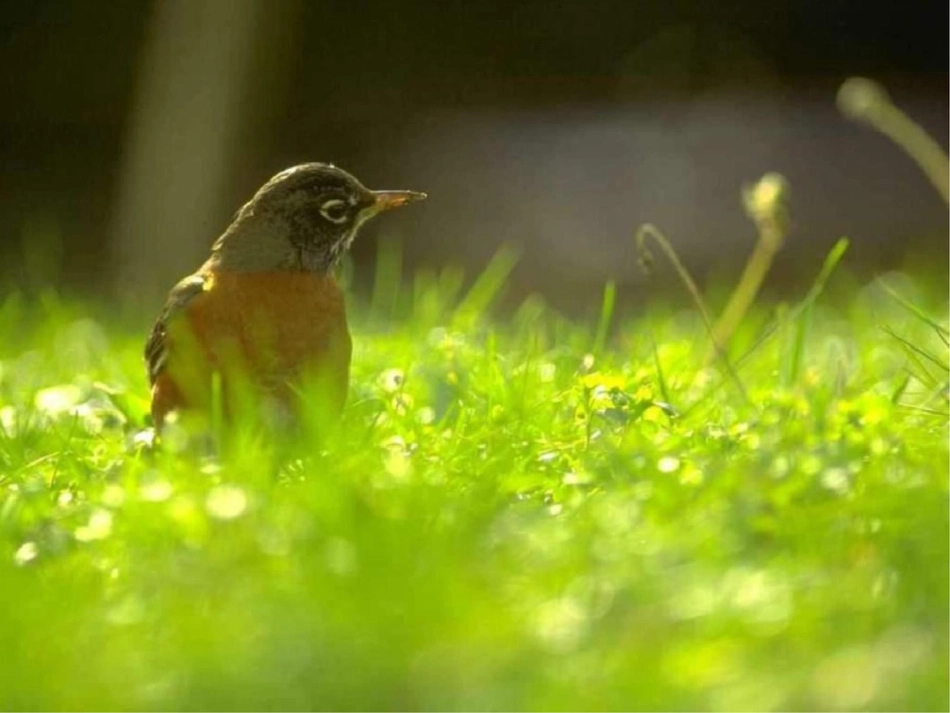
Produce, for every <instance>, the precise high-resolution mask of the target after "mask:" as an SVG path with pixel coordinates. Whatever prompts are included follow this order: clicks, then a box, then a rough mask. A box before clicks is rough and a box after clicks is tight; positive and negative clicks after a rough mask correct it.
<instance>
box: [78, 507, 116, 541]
mask: <svg viewBox="0 0 950 713" xmlns="http://www.w3.org/2000/svg"><path fill="white" fill-rule="evenodd" d="M111 534H112V513H111V512H109V511H108V510H103V509H102V508H99V509H97V510H94V511H93V513H92V515H90V516H89V522H88V523H86V524H85V525H82V526H80V527H77V528H76V532H75V537H76V539H77V540H79V541H80V542H93V541H94V540H104V539H106V538H107V537H108V536H109V535H111Z"/></svg>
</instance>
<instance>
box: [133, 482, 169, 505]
mask: <svg viewBox="0 0 950 713" xmlns="http://www.w3.org/2000/svg"><path fill="white" fill-rule="evenodd" d="M173 491H174V488H172V484H171V483H169V482H168V481H167V480H153V481H152V482H150V483H145V484H144V485H142V487H141V488H140V489H139V496H140V497H141V498H142V500H145V501H146V502H150V503H160V502H163V501H165V500H168V498H170V497H171V495H172V492H173Z"/></svg>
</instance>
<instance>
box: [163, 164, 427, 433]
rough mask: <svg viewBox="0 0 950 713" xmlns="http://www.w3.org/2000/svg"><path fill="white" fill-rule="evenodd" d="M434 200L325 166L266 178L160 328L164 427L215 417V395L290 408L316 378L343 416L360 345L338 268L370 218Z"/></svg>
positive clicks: (171, 298) (184, 284) (175, 296)
mask: <svg viewBox="0 0 950 713" xmlns="http://www.w3.org/2000/svg"><path fill="white" fill-rule="evenodd" d="M425 197H426V196H425V194H424V193H417V192H415V191H371V190H369V189H367V188H366V187H364V186H363V185H362V184H361V183H360V182H359V181H358V180H356V179H355V178H354V177H353V176H351V175H350V174H349V173H347V172H346V171H343V170H341V169H339V168H337V167H335V166H333V165H331V164H324V163H307V164H303V165H301V166H295V167H293V168H289V169H287V170H285V171H282V172H280V173H278V174H277V175H276V176H274V177H273V178H271V179H270V180H269V181H268V182H267V183H265V184H264V186H263V187H261V189H260V190H258V191H257V193H256V194H255V195H254V197H253V198H252V199H251V200H250V201H249V202H248V203H247V204H245V205H244V207H242V208H241V210H240V211H238V213H237V216H236V217H235V218H234V220H233V222H232V223H231V225H229V226H228V228H227V230H225V232H224V234H223V235H222V236H221V237H220V238H218V240H217V242H215V243H214V246H213V247H212V249H211V257H210V258H208V260H207V261H206V262H205V263H204V264H203V265H202V266H201V267H200V268H199V269H198V271H197V272H195V273H194V274H193V275H190V276H188V277H186V278H185V279H183V280H182V281H181V282H179V283H178V284H177V285H175V287H174V288H172V290H171V292H170V293H169V295H168V301H167V302H166V303H165V308H164V309H163V310H162V312H161V314H160V315H159V318H158V321H157V322H156V323H155V326H154V327H153V328H152V332H151V334H150V335H149V338H148V342H147V343H146V345H145V361H146V363H147V365H148V376H149V382H150V383H151V387H152V420H153V422H154V424H155V427H156V429H161V427H162V424H163V422H164V421H165V419H166V416H167V415H168V413H169V412H171V411H173V410H176V409H182V410H194V411H198V412H204V413H206V414H207V413H208V412H209V409H210V408H211V407H212V404H214V403H215V398H216V396H215V394H220V395H221V397H222V401H223V405H224V408H225V409H226V410H227V409H230V408H232V407H233V405H234V402H235V401H236V395H237V396H250V397H252V398H253V399H256V400H263V401H265V402H266V403H268V404H271V405H273V406H275V407H277V408H279V409H281V410H282V411H284V412H289V413H291V414H293V413H296V410H297V409H296V406H297V404H296V394H297V393H299V391H298V389H299V386H300V385H301V384H302V383H304V381H305V380H307V379H310V378H316V379H320V389H321V393H322V394H323V395H324V397H325V398H326V406H327V408H329V409H330V410H331V411H333V412H335V413H339V411H340V410H341V409H342V407H343V404H344V401H345V400H346V393H347V388H348V383H349V368H350V352H351V342H350V334H349V330H348V328H347V323H346V311H345V307H344V300H343V294H342V292H341V290H340V288H339V286H338V285H337V283H336V280H335V279H334V276H333V271H334V268H335V267H336V266H337V265H338V264H339V262H340V260H341V258H342V257H343V255H344V253H345V252H346V250H347V249H348V248H349V247H350V245H351V244H352V242H353V239H354V238H355V237H356V233H357V231H358V230H359V228H360V226H361V225H362V224H363V223H364V222H365V221H366V220H368V219H369V218H372V217H373V216H374V215H376V214H377V213H380V212H382V211H384V210H388V209H390V208H395V207H398V206H402V205H405V204H407V203H410V202H412V201H416V200H420V199H422V198H425ZM215 385H217V386H215Z"/></svg>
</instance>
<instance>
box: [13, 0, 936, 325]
mask: <svg viewBox="0 0 950 713" xmlns="http://www.w3.org/2000/svg"><path fill="white" fill-rule="evenodd" d="M947 19H948V18H947V5H946V3H937V2H926V3H925V2H920V3H911V4H904V5H900V6H895V5H893V4H892V3H884V2H865V1H860V2H859V1H858V0H850V1H848V0H844V1H842V0H830V1H829V0H821V1H820V2H819V1H818V0H797V1H796V2H788V1H780V0H773V1H772V2H764V3H763V2H757V1H755V0H732V1H731V2H728V3H710V2H700V1H699V0H666V1H665V2H662V3H659V2H641V1H637V0H574V1H567V2H564V1H562V2H551V1H548V2H542V1H537V0H536V1H523V2H512V1H511V0H479V2H453V1H443V2H433V1H432V0H417V1H412V0H402V1H401V2H389V1H387V0H348V1H347V2H342V1H341V2H331V1H314V2H308V1H305V0H156V1H154V2H146V1H144V0H143V1H134V0H125V1H123V2H101V1H99V2H96V1H92V0H4V3H3V5H2V9H0V66H2V67H3V69H2V70H0V94H2V96H3V97H4V102H3V107H4V108H3V111H2V114H0V146H2V147H3V149H2V156H3V161H2V162H0V275H2V276H3V283H2V285H0V288H2V289H3V291H6V289H8V288H9V287H10V286H11V285H15V284H23V283H29V282H31V281H33V282H34V283H35V282H37V281H39V282H46V283H52V284H56V285H58V286H60V287H62V288H64V289H67V290H69V291H81V292H89V293H93V294H98V295H121V296H123V297H124V298H126V299H130V300H134V301H141V302H142V303H143V304H145V305H150V306H151V307H152V308H155V307H157V305H159V304H160V300H161V299H162V297H163V296H164V294H165V292H166V291H167V289H168V288H169V286H170V285H172V284H173V283H174V282H175V281H176V280H177V279H178V278H179V277H181V276H182V275H184V274H186V273H188V272H190V271H192V270H193V269H194V268H195V267H197V265H198V264H200V262H201V261H202V260H203V259H204V257H205V256H206V254H207V251H208V247H209V245H210V244H211V242H212V241H213V240H214V238H215V237H216V236H217V235H218V234H219V233H220V232H221V231H222V230H223V229H224V227H225V226H226V225H227V223H228V222H229V220H230V218H231V216H232V215H233V214H234V212H235V210H236V209H237V208H238V207H239V206H240V205H241V204H242V203H243V202H244V201H246V200H247V199H248V198H249V197H250V196H251V194H252V193H253V192H254V191H255V190H256V188H257V187H258V186H259V185H260V184H261V183H263V182H264V181H265V180H266V179H267V178H268V177H269V176H271V175H272V174H273V173H275V172H277V171H278V170H280V169H283V168H285V167H287V166H290V165H293V164H297V163H302V162H305V161H313V160H319V161H332V162H333V163H336V164H337V165H339V166H341V167H343V168H345V169H347V170H349V171H351V172H353V173H354V174H355V175H356V176H357V177H358V178H360V179H361V180H362V181H363V182H364V183H366V184H367V185H368V186H370V187H371V188H411V189H417V190H424V191H427V192H428V193H429V195H430V199H429V201H428V202H427V203H425V204H422V205H420V206H413V208H412V209H411V210H406V211H403V212H399V213H398V214H392V215H387V216H386V217H385V219H383V220H379V221H376V222H375V223H372V224H370V225H369V226H367V228H366V229H364V231H363V233H362V238H361V240H360V241H359V242H358V243H357V244H356V245H355V246H354V264H355V272H354V274H355V276H356V278H355V279H356V283H355V288H356V289H357V290H363V289H368V288H369V286H370V285H371V283H372V274H373V263H374V260H375V257H376V254H377V250H378V247H379V243H380V241H398V242H399V244H400V245H401V246H402V252H403V256H404V260H403V269H404V271H405V272H406V273H407V274H411V273H412V272H413V271H414V270H416V269H418V268H420V267H429V268H436V269H437V268H439V267H441V266H443V265H459V266H462V267H464V268H465V269H466V270H467V272H468V273H469V274H473V273H476V272H478V271H479V270H480V269H481V268H482V267H483V266H484V265H485V263H486V262H487V261H488V260H489V259H490V257H491V256H492V255H493V254H494V253H495V252H496V251H497V249H498V248H499V246H501V245H502V244H505V243H510V244H514V245H517V246H519V247H520V248H521V251H522V259H521V261H520V263H519V265H518V267H517V268H516V270H515V273H514V274H513V276H512V284H511V291H512V293H513V294H514V296H515V297H519V296H524V295H526V294H527V293H529V292H534V291H538V292H541V293H542V294H543V295H544V296H545V297H546V298H547V299H548V300H549V301H550V302H551V303H553V304H554V305H555V306H556V307H559V308H561V309H563V310H566V311H568V312H571V311H576V310H578V309H579V306H580V305H589V303H590V300H596V299H597V297H598V295H599V293H600V290H601V288H602V286H603V283H604V281H605V280H607V279H616V280H617V281H618V282H619V283H620V286H621V288H622V292H621V294H622V295H624V296H625V297H627V298H628V299H631V298H632V299H642V298H643V296H644V295H645V294H646V291H647V290H651V291H655V290H658V289H668V290H672V291H677V292H678V291H681V288H680V287H679V285H678V284H676V283H675V281H672V280H670V281H664V283H663V284H660V285H657V284H655V283H653V284H649V285H648V284H647V283H646V282H644V277H643V276H642V274H641V273H640V270H639V268H638V266H637V261H636V255H635V254H634V250H633V246H632V240H631V236H632V234H633V231H634V230H635V228H636V227H637V226H638V225H639V224H640V223H643V222H652V223H655V224H657V225H658V226H660V227H661V228H662V229H663V230H664V231H666V232H667V234H668V235H669V236H670V237H671V239H672V240H673V242H674V244H675V245H676V246H677V249H678V250H679V251H680V253H681V255H682V257H683V259H684V261H685V263H686V264H687V266H688V267H689V268H690V269H691V270H693V271H694V273H695V274H697V276H698V277H699V278H700V279H703V280H706V281H707V282H708V281H709V280H716V279H720V280H723V281H729V282H731V281H733V279H734V277H735V275H736V274H737V273H738V272H739V270H741V267H742V264H743V263H744V261H745V259H746V257H747V255H748V253H749V251H750V250H751V248H752V245H753V243H754V239H755V232H754V228H753V226H752V225H751V224H750V223H749V221H748V219H747V218H746V216H745V214H744V212H743V209H742V205H741V200H740V189H741V187H742V185H743V184H747V183H752V182H754V181H755V180H757V179H758V178H759V177H760V176H761V175H762V174H763V173H765V172H767V171H773V170H774V171H779V172H781V173H783V174H784V175H785V176H786V177H787V178H788V179H789V181H790V184H791V187H792V211H793V220H794V225H793V233H792V236H791V238H790V240H789V242H788V244H787V247H786V249H785V251H784V253H783V256H782V259H780V260H779V262H778V264H777V266H776V267H775V268H774V272H773V275H772V277H771V278H770V280H769V286H770V289H772V290H777V291H779V292H781V291H782V290H798V289H800V288H801V286H802V285H803V284H805V283H806V282H808V281H809V280H811V279H812V278H813V276H814V274H815V272H816V271H817V269H818V266H819V264H820V261H821V259H822V257H823V255H824V254H825V253H826V252H827V250H828V248H829V247H830V246H831V245H832V244H833V242H834V241H835V240H836V239H837V238H838V237H840V236H842V235H847V236H848V237H850V238H851V239H852V240H853V245H852V250H851V252H850V254H849V256H848V264H849V265H850V266H851V268H852V269H853V270H855V271H857V272H859V273H860V272H866V273H867V274H872V273H874V272H876V271H880V270H888V269H924V267H923V266H929V267H930V268H931V269H933V270H934V271H935V273H936V274H940V275H943V278H942V279H944V280H946V272H947V260H948V255H947V253H948V249H947V245H948V241H947V237H948V236H947V226H948V215H947V210H946V206H945V204H944V203H943V202H942V201H941V199H940V197H939V195H938V194H937V193H936V192H935V191H934V190H933V188H932V186H931V185H930V184H929V183H928V182H927V180H926V178H925V177H924V176H923V174H922V173H921V172H920V171H919V169H918V168H917V166H915V165H914V164H913V163H912V162H911V161H910V160H909V159H908V158H907V157H906V156H905V155H904V154H903V153H902V152H901V151H900V150H899V149H898V148H897V147H896V146H894V145H893V144H891V143H890V142H889V141H888V140H887V139H885V138H884V137H882V136H881V135H879V134H877V133H875V132H874V131H872V130H870V129H869V128H867V127H865V126H860V125H856V124H854V123H850V122H848V121H846V120H845V119H843V118H842V117H841V116H840V115H839V114H838V112H837V110H836V108H835V104H834V97H835V91H836V89H837V87H838V86H839V85H840V83H841V81H842V80H843V79H845V78H846V77H848V76H851V75H864V76H869V77H873V78H875V79H877V80H879V81H881V82H883V83H884V84H885V85H886V86H887V88H888V90H889V91H890V93H891V95H892V97H893V98H894V100H895V102H896V103H897V104H898V105H899V106H900V107H902V108H903V109H904V110H905V111H907V112H908V113H909V114H910V115H911V116H912V117H913V118H914V119H915V120H916V121H918V122H919V123H920V124H921V125H923V126H924V127H925V128H926V129H927V130H928V131H929V132H931V133H932V135H933V136H934V137H935V138H936V139H937V140H938V141H939V142H940V143H941V144H942V145H943V146H944V147H946V145H947V133H948V91H947V89H948V72H947V67H948V65H947V56H948V55H947V49H948V47H947V33H946V27H947Z"/></svg>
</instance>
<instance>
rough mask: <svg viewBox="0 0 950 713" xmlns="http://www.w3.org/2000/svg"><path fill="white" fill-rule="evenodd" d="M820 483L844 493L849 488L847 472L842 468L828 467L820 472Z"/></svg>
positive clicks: (839, 493)
mask: <svg viewBox="0 0 950 713" xmlns="http://www.w3.org/2000/svg"><path fill="white" fill-rule="evenodd" d="M821 484H822V486H823V487H825V488H827V489H828V490H830V491H832V492H834V493H837V494H838V495H844V494H845V493H847V492H848V491H849V490H850V489H851V484H850V482H849V481H848V472H847V471H846V470H845V469H844V468H829V469H828V470H826V471H825V472H824V473H822V474H821Z"/></svg>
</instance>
